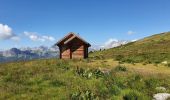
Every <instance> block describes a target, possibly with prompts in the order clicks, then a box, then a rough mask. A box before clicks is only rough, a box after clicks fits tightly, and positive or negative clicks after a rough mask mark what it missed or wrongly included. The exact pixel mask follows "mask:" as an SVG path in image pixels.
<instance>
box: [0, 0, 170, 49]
mask: <svg viewBox="0 0 170 100" xmlns="http://www.w3.org/2000/svg"><path fill="white" fill-rule="evenodd" d="M169 5H170V0H0V49H8V48H12V47H35V46H40V45H44V46H51V45H53V44H54V43H55V42H56V41H58V40H59V39H60V38H62V37H63V36H64V35H66V34H67V33H68V32H75V33H79V34H80V36H81V37H83V38H84V39H85V40H87V41H88V42H90V43H91V44H92V45H102V44H104V43H105V42H107V41H108V40H109V39H111V38H113V39H118V40H133V39H141V38H143V37H146V36H150V35H153V34H156V33H160V32H166V31H170V6H169ZM26 33H27V34H26ZM4 35H5V36H4Z"/></svg>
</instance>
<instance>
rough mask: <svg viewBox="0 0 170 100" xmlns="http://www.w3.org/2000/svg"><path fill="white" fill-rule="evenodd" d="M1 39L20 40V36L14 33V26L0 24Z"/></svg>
mask: <svg viewBox="0 0 170 100" xmlns="http://www.w3.org/2000/svg"><path fill="white" fill-rule="evenodd" d="M0 39H1V40H8V39H11V40H14V41H18V40H19V39H20V38H19V37H18V36H16V35H15V34H14V33H13V31H12V28H10V27H9V26H8V25H3V24H0Z"/></svg>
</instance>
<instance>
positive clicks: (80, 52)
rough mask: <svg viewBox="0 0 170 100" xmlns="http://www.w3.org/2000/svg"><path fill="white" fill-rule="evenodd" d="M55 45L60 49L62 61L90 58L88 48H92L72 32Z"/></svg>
mask: <svg viewBox="0 0 170 100" xmlns="http://www.w3.org/2000/svg"><path fill="white" fill-rule="evenodd" d="M55 45H57V46H58V47H59V50H60V58H61V59H72V58H88V47H90V46H91V45H90V44H89V43H88V42H86V41H85V40H83V39H82V38H81V37H79V35H77V34H75V33H73V32H70V33H69V34H68V35H66V36H65V37H64V38H62V39H61V40H60V41H58V42H57V43H56V44H55Z"/></svg>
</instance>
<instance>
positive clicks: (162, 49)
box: [90, 32, 170, 64]
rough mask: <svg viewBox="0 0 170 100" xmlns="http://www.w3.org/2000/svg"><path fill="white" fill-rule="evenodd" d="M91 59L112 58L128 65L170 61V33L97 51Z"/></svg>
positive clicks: (92, 54)
mask: <svg viewBox="0 0 170 100" xmlns="http://www.w3.org/2000/svg"><path fill="white" fill-rule="evenodd" d="M90 57H92V58H99V59H103V58H114V59H116V60H119V61H122V62H129V63H138V62H143V63H156V64H157V63H161V62H163V61H170V32H166V33H161V34H156V35H153V36H150V37H146V38H144V39H141V40H138V41H136V42H131V43H128V44H126V45H122V46H119V47H116V48H112V49H108V50H103V51H97V52H94V53H91V54H90Z"/></svg>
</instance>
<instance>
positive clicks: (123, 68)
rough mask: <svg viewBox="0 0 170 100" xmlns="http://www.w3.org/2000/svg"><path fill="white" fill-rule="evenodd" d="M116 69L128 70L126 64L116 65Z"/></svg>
mask: <svg viewBox="0 0 170 100" xmlns="http://www.w3.org/2000/svg"><path fill="white" fill-rule="evenodd" d="M115 71H123V72H125V71H127V68H126V67H125V66H121V65H118V66H116V68H115Z"/></svg>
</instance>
